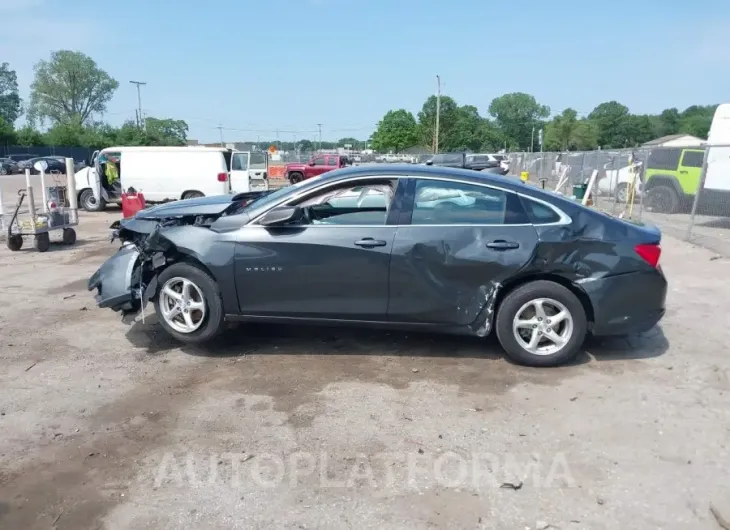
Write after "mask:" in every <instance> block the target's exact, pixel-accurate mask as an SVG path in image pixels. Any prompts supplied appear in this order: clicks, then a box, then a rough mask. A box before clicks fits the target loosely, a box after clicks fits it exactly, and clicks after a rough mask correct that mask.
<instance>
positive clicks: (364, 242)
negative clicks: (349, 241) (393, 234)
mask: <svg viewBox="0 0 730 530" xmlns="http://www.w3.org/2000/svg"><path fill="white" fill-rule="evenodd" d="M355 244H356V245H357V246H358V247H363V248H375V247H384V246H385V245H387V244H388V243H387V242H385V241H383V240H382V239H373V238H372V237H365V238H363V239H361V240H360V241H355Z"/></svg>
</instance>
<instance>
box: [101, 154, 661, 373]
mask: <svg viewBox="0 0 730 530" xmlns="http://www.w3.org/2000/svg"><path fill="white" fill-rule="evenodd" d="M120 224H121V227H120V228H119V230H118V232H117V235H118V237H119V239H120V240H121V241H122V243H123V245H122V247H121V248H120V250H119V251H118V252H117V253H116V254H115V255H114V256H112V257H111V258H109V260H107V261H106V262H105V263H104V264H103V265H102V266H101V267H100V268H99V269H98V270H97V271H96V272H95V273H94V274H93V275H92V276H91V278H90V279H89V282H88V289H89V290H90V291H93V292H94V294H95V296H96V301H97V304H98V305H99V307H106V308H110V309H113V310H115V311H120V312H121V313H122V315H123V316H124V317H125V319H127V321H128V322H131V321H132V320H133V318H134V317H135V316H137V315H138V314H139V311H140V309H141V308H142V307H144V304H145V303H147V302H149V301H151V302H153V303H154V305H155V310H156V313H157V315H158V316H159V321H160V324H161V326H162V328H163V329H164V330H165V331H166V332H167V333H168V334H169V335H171V336H172V337H174V338H176V339H178V340H180V341H182V342H185V343H204V342H206V341H209V340H210V339H212V338H213V337H214V336H216V335H217V334H219V333H221V332H222V331H223V330H224V329H226V327H227V324H226V323H227V322H229V321H250V322H266V321H268V322H274V323H319V324H321V323H323V322H330V323H335V324H350V325H360V326H366V327H389V328H403V329H420V330H428V331H436V330H438V331H442V332H453V333H462V334H463V333H466V334H469V335H473V336H477V337H485V336H486V335H488V334H490V333H496V335H497V338H498V339H499V341H500V343H501V344H502V346H503V348H504V349H505V351H506V352H507V355H508V356H509V357H510V358H512V359H513V360H515V361H516V362H519V363H523V364H528V365H534V366H552V365H556V364H562V363H565V362H569V361H571V360H572V359H574V358H575V357H576V355H578V353H579V352H580V350H581V346H582V344H583V340H584V338H585V337H586V335H587V334H589V333H590V334H592V335H594V336H602V335H622V334H627V333H635V332H641V331H645V330H648V329H650V328H652V327H653V326H654V325H655V324H656V323H657V322H658V321H659V320H660V319H661V318H662V316H663V315H664V311H665V299H666V294H667V281H666V279H665V277H664V274H663V272H662V269H661V267H660V266H659V258H660V255H661V247H660V242H661V233H660V232H659V230H658V229H657V228H655V227H653V226H650V225H642V224H640V223H630V222H627V221H624V220H622V219H618V218H615V217H611V216H609V215H606V214H604V213H602V212H599V211H596V210H594V209H591V208H587V207H585V206H582V205H581V204H578V203H576V202H575V201H572V200H569V199H567V198H565V197H561V196H560V195H557V194H554V193H549V192H545V191H542V190H540V189H539V188H536V187H534V186H525V185H524V184H522V183H521V182H519V181H516V180H515V179H507V178H503V177H500V176H498V175H489V174H485V173H477V172H474V171H464V170H460V169H453V168H447V167H438V168H437V167H426V166H422V165H405V164H403V165H388V166H384V165H377V164H373V165H365V166H358V167H353V168H348V169H344V170H342V171H336V172H331V173H328V174H325V175H320V176H318V177H315V178H312V179H309V180H305V181H301V182H298V183H297V184H295V185H293V186H286V187H284V188H281V189H279V190H276V191H273V192H269V193H266V192H264V193H261V194H259V195H258V197H257V198H255V199H253V200H251V196H250V194H249V195H240V196H222V197H206V198H202V199H193V200H189V201H180V202H176V203H171V204H169V205H168V204H165V205H160V206H157V207H153V208H150V209H148V210H143V211H141V212H139V213H138V214H137V215H136V216H135V217H134V218H133V219H129V220H125V221H121V223H120ZM241 339H242V340H244V341H245V334H242V335H241Z"/></svg>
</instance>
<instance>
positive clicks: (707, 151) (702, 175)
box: [687, 144, 710, 241]
mask: <svg viewBox="0 0 730 530" xmlns="http://www.w3.org/2000/svg"><path fill="white" fill-rule="evenodd" d="M704 147H705V154H704V156H703V157H702V172H701V173H700V181H699V182H698V183H697V191H696V192H695V199H694V201H692V213H691V214H690V216H689V226H688V227H687V241H691V240H692V227H693V226H694V224H695V213H696V212H697V204H698V203H699V202H700V193H701V192H702V189H703V188H704V187H705V177H707V159H708V158H709V157H710V146H709V145H708V144H705V146H704Z"/></svg>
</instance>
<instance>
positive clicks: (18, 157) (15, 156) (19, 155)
mask: <svg viewBox="0 0 730 530" xmlns="http://www.w3.org/2000/svg"><path fill="white" fill-rule="evenodd" d="M38 156H40V155H34V154H31V153H16V154H12V155H7V156H6V157H5V158H9V159H10V160H14V161H15V162H22V161H23V160H30V159H31V158H38Z"/></svg>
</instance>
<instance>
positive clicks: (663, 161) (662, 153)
mask: <svg viewBox="0 0 730 530" xmlns="http://www.w3.org/2000/svg"><path fill="white" fill-rule="evenodd" d="M681 154H682V150H681V149H672V148H658V149H652V151H651V154H650V155H649V161H648V163H647V167H648V169H665V170H667V171H676V170H677V166H678V165H679V157H680V155H681Z"/></svg>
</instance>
